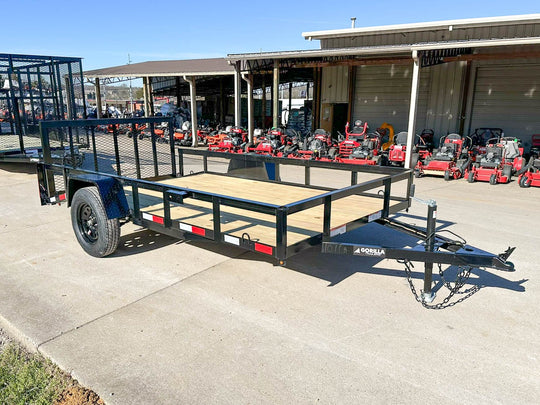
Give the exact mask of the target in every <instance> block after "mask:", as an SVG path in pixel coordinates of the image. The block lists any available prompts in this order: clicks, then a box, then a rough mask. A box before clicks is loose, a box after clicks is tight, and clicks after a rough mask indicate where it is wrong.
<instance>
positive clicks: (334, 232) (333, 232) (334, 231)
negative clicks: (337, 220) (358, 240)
mask: <svg viewBox="0 0 540 405" xmlns="http://www.w3.org/2000/svg"><path fill="white" fill-rule="evenodd" d="M345 232H347V225H341V226H338V227H337V228H334V229H330V236H336V235H341V234H342V233H345Z"/></svg>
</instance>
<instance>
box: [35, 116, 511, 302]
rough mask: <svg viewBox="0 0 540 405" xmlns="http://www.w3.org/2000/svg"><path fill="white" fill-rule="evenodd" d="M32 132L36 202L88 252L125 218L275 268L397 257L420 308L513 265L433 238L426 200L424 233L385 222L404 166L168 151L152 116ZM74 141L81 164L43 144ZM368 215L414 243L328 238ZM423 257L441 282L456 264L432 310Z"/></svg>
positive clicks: (107, 249) (408, 196)
mask: <svg viewBox="0 0 540 405" xmlns="http://www.w3.org/2000/svg"><path fill="white" fill-rule="evenodd" d="M163 121H165V122H168V124H169V130H168V131H167V133H168V144H166V143H163V142H162V139H163V138H162V137H161V136H159V135H158V134H156V133H155V128H154V126H155V125H156V124H157V123H161V122H163ZM103 125H105V126H106V125H112V126H113V132H112V133H111V134H109V133H107V134H98V133H97V132H96V131H95V128H96V127H97V126H103ZM121 125H127V126H132V127H133V126H135V125H147V126H148V127H149V128H150V136H149V138H148V139H142V140H140V139H138V138H137V137H131V138H128V137H127V136H124V135H122V134H121V133H120V132H119V131H117V130H114V128H118V127H120V126H121ZM40 130H41V138H42V144H43V151H44V154H43V161H42V162H40V163H39V164H38V182H39V188H40V197H41V202H42V204H43V205H45V204H59V203H60V202H62V201H65V202H67V204H68V206H71V212H72V214H71V216H72V224H73V229H74V232H75V234H76V236H77V239H78V241H79V243H80V244H81V246H82V247H83V249H84V250H85V251H86V252H88V253H89V254H91V255H93V256H97V257H103V256H106V255H109V254H112V253H114V251H115V250H116V248H117V246H118V242H119V235H120V226H121V224H123V223H125V222H127V221H131V222H133V223H135V224H138V225H141V226H143V227H146V228H149V229H152V230H155V231H157V232H161V233H164V234H168V235H171V236H174V237H178V238H187V237H190V238H191V237H199V238H204V239H207V240H212V241H214V242H216V243H224V244H229V245H235V246H238V247H241V248H243V249H246V250H251V251H254V252H258V253H261V254H264V255H267V256H271V257H273V258H274V260H275V261H276V263H277V264H279V265H285V263H286V260H287V259H288V258H289V257H291V256H293V255H295V254H297V253H299V252H300V251H302V250H305V249H308V248H310V247H312V246H314V245H319V244H322V251H323V252H324V253H331V254H350V255H353V256H360V257H362V256H368V257H376V258H381V259H383V258H388V259H397V260H398V261H399V262H400V263H402V264H403V265H404V266H405V273H406V274H407V275H408V280H409V283H410V286H411V290H412V291H413V293H415V296H416V297H417V300H418V301H420V302H421V303H422V304H423V305H424V306H426V307H430V308H431V307H434V308H442V307H444V306H448V305H453V304H455V303H457V302H459V301H462V300H463V298H461V299H460V300H457V301H453V302H449V300H450V299H451V298H452V296H453V295H454V294H455V293H457V292H458V290H459V289H461V288H462V287H463V285H464V284H465V282H466V280H467V277H468V275H469V274H470V272H471V269H472V268H474V267H490V268H494V269H499V270H506V271H510V270H512V269H513V266H512V264H511V263H508V262H507V259H508V257H509V256H510V254H511V253H512V251H513V249H508V250H507V251H506V252H505V253H504V254H501V255H494V254H491V253H487V252H484V251H481V250H478V249H475V248H473V247H471V246H469V245H467V244H466V242H465V241H464V240H460V239H459V238H458V239H457V240H453V239H451V238H448V237H445V236H442V235H441V234H440V233H439V234H437V233H436V209H437V207H436V204H435V203H434V202H433V201H428V202H426V204H427V206H428V215H427V226H426V229H420V228H416V227H413V226H410V225H408V224H405V223H403V222H399V221H397V220H395V219H394V218H393V217H392V216H393V215H394V214H396V213H398V212H400V211H403V210H407V209H408V208H409V207H410V205H411V200H412V199H413V198H414V197H413V190H414V187H413V184H412V181H413V171H412V170H409V169H402V168H392V167H378V166H367V165H366V166H363V165H354V164H342V163H336V162H324V161H317V160H302V159H287V158H277V157H272V156H262V155H257V154H230V153H221V152H213V151H208V150H196V149H187V148H179V149H177V148H175V146H174V131H172V120H171V119H168V118H167V119H164V118H163V117H160V118H146V119H133V120H129V119H128V120H119V119H116V120H111V119H109V120H86V121H81V120H78V121H64V122H61V123H59V122H42V123H41V124H40ZM81 137H82V138H85V139H86V140H87V142H86V144H87V148H86V149H84V150H81V148H80V147H79V151H80V153H82V154H84V159H83V160H82V162H83V163H82V164H80V162H79V163H77V164H75V162H74V161H71V160H69V159H68V160H65V161H63V162H61V163H57V162H56V163H55V161H54V160H53V158H52V156H51V150H50V143H51V140H54V141H61V142H62V143H63V144H67V145H69V147H70V148H71V149H73V148H74V147H75V145H74V139H80V138H81ZM321 172H324V173H325V176H326V180H330V183H331V184H332V185H334V186H333V187H331V186H328V185H321V184H317V182H316V181H315V177H317V176H320V175H321ZM291 173H292V175H291ZM285 174H286V175H287V176H285ZM282 177H289V181H284V180H282ZM338 179H341V180H343V179H347V182H348V185H347V186H345V187H336V186H335V184H338V183H337V182H338ZM371 222H377V223H379V224H382V225H385V226H387V227H390V228H392V229H394V230H396V231H400V232H405V233H407V234H409V235H413V236H415V237H416V238H417V239H420V241H421V244H420V245H417V246H416V247H415V248H410V249H405V248H393V247H387V246H372V245H364V244H360V243H354V242H353V243H339V242H337V241H336V237H338V236H339V235H342V234H346V233H348V232H351V231H353V230H355V229H357V228H361V227H363V226H364V225H366V224H368V223H371ZM455 236H456V235H455ZM359 260H361V259H359ZM413 262H423V263H424V288H423V289H422V291H421V294H419V295H418V294H416V289H415V287H414V285H413V282H412V279H411V277H410V269H411V267H412V263H413ZM434 264H436V265H437V267H438V268H439V273H440V276H441V279H443V277H444V273H445V272H444V271H443V270H442V265H443V264H445V265H453V266H458V267H459V268H460V271H459V274H458V279H457V280H456V282H455V284H454V285H453V286H451V288H450V289H451V291H450V295H449V297H447V298H445V300H443V302H442V303H440V304H436V305H434V306H432V305H430V302H432V301H433V298H434V296H435V294H434V292H433V288H432V285H433V277H432V273H433V267H434Z"/></svg>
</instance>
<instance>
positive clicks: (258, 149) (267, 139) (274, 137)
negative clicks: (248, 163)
mask: <svg viewBox="0 0 540 405" xmlns="http://www.w3.org/2000/svg"><path fill="white" fill-rule="evenodd" d="M254 136H256V138H257V144H256V145H247V147H246V152H254V153H256V154H258V155H276V154H277V153H278V149H279V148H280V147H281V146H282V140H283V138H284V137H285V131H284V130H283V129H282V128H271V129H269V130H268V131H267V132H266V134H264V133H262V131H257V134H255V133H254Z"/></svg>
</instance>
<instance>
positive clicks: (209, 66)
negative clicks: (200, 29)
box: [84, 58, 234, 78]
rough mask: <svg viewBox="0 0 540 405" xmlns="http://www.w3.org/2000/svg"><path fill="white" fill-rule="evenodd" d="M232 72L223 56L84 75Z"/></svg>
mask: <svg viewBox="0 0 540 405" xmlns="http://www.w3.org/2000/svg"><path fill="white" fill-rule="evenodd" d="M232 74H234V66H231V65H229V63H228V62H227V60H226V59H225V58H211V59H187V60H161V61H150V62H141V63H133V64H130V65H121V66H114V67H109V68H103V69H95V70H88V71H86V72H84V76H85V77H89V78H96V77H98V78H109V77H122V78H124V77H157V76H220V75H232Z"/></svg>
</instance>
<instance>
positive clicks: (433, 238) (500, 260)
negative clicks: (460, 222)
mask: <svg viewBox="0 0 540 405" xmlns="http://www.w3.org/2000/svg"><path fill="white" fill-rule="evenodd" d="M415 199H416V198H415ZM416 200H418V199H416ZM419 201H420V202H422V203H425V204H426V205H427V206H428V215H427V227H426V229H425V230H424V229H421V228H417V227H415V226H412V225H409V224H405V223H403V222H400V221H397V220H395V219H390V218H384V219H380V220H378V221H377V222H378V223H379V224H381V225H384V226H388V227H390V228H393V229H396V230H399V231H401V232H405V233H407V234H409V235H412V236H415V237H418V238H420V239H423V242H422V243H421V244H419V245H418V246H416V247H414V248H392V247H384V246H374V245H358V244H354V243H338V242H323V246H322V251H323V253H330V254H345V255H353V256H367V257H375V258H381V259H383V258H386V259H396V260H397V261H398V263H401V264H403V265H404V266H405V274H406V276H407V281H408V283H409V286H410V288H411V291H412V293H413V295H414V297H415V298H416V300H417V301H418V302H420V303H421V304H422V305H423V306H424V307H425V308H428V309H443V308H446V307H450V306H454V305H456V304H458V303H460V302H462V301H464V300H465V299H467V298H468V297H470V296H471V295H473V294H474V293H476V292H477V291H478V290H479V288H480V287H478V286H474V287H471V288H469V289H468V290H462V288H463V286H464V285H465V284H466V283H467V280H468V279H469V276H470V274H471V271H472V270H473V269H474V268H479V267H486V268H493V269H497V270H502V271H513V270H514V265H513V264H512V263H511V262H508V261H507V260H508V258H509V257H510V255H511V254H512V252H513V251H514V250H515V247H509V248H508V249H507V250H506V251H505V252H503V253H501V254H499V255H495V254H492V253H488V252H485V251H483V250H480V249H477V248H474V247H472V246H470V245H467V242H466V241H465V240H464V239H463V238H461V237H459V236H458V235H456V234H455V233H453V232H451V231H448V230H446V231H441V232H440V233H439V234H437V233H436V222H437V220H436V218H437V204H436V203H435V201H433V200H428V201H422V200H419ZM443 232H447V233H450V234H451V235H452V236H454V237H456V238H457V239H451V238H448V237H445V236H443V235H441V233H443ZM413 262H423V263H424V286H423V287H424V288H423V289H422V290H421V292H420V294H418V293H417V291H416V288H415V286H414V284H413V281H412V268H413V267H414V265H413ZM443 264H447V265H451V266H457V269H458V272H457V276H456V279H455V280H454V281H453V282H449V281H447V280H446V279H445V278H444V272H443V270H442V265H443ZM434 265H436V266H437V268H438V272H439V276H440V278H441V281H442V283H443V284H444V286H445V287H447V288H448V289H449V290H450V292H449V294H448V296H447V297H445V298H444V299H443V300H442V302H440V303H438V304H432V302H433V301H434V300H435V297H436V293H435V291H433V266H434ZM456 294H461V295H462V297H461V298H459V299H458V300H455V301H452V302H450V300H451V299H452V297H453V296H454V295H456ZM463 294H464V295H463Z"/></svg>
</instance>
